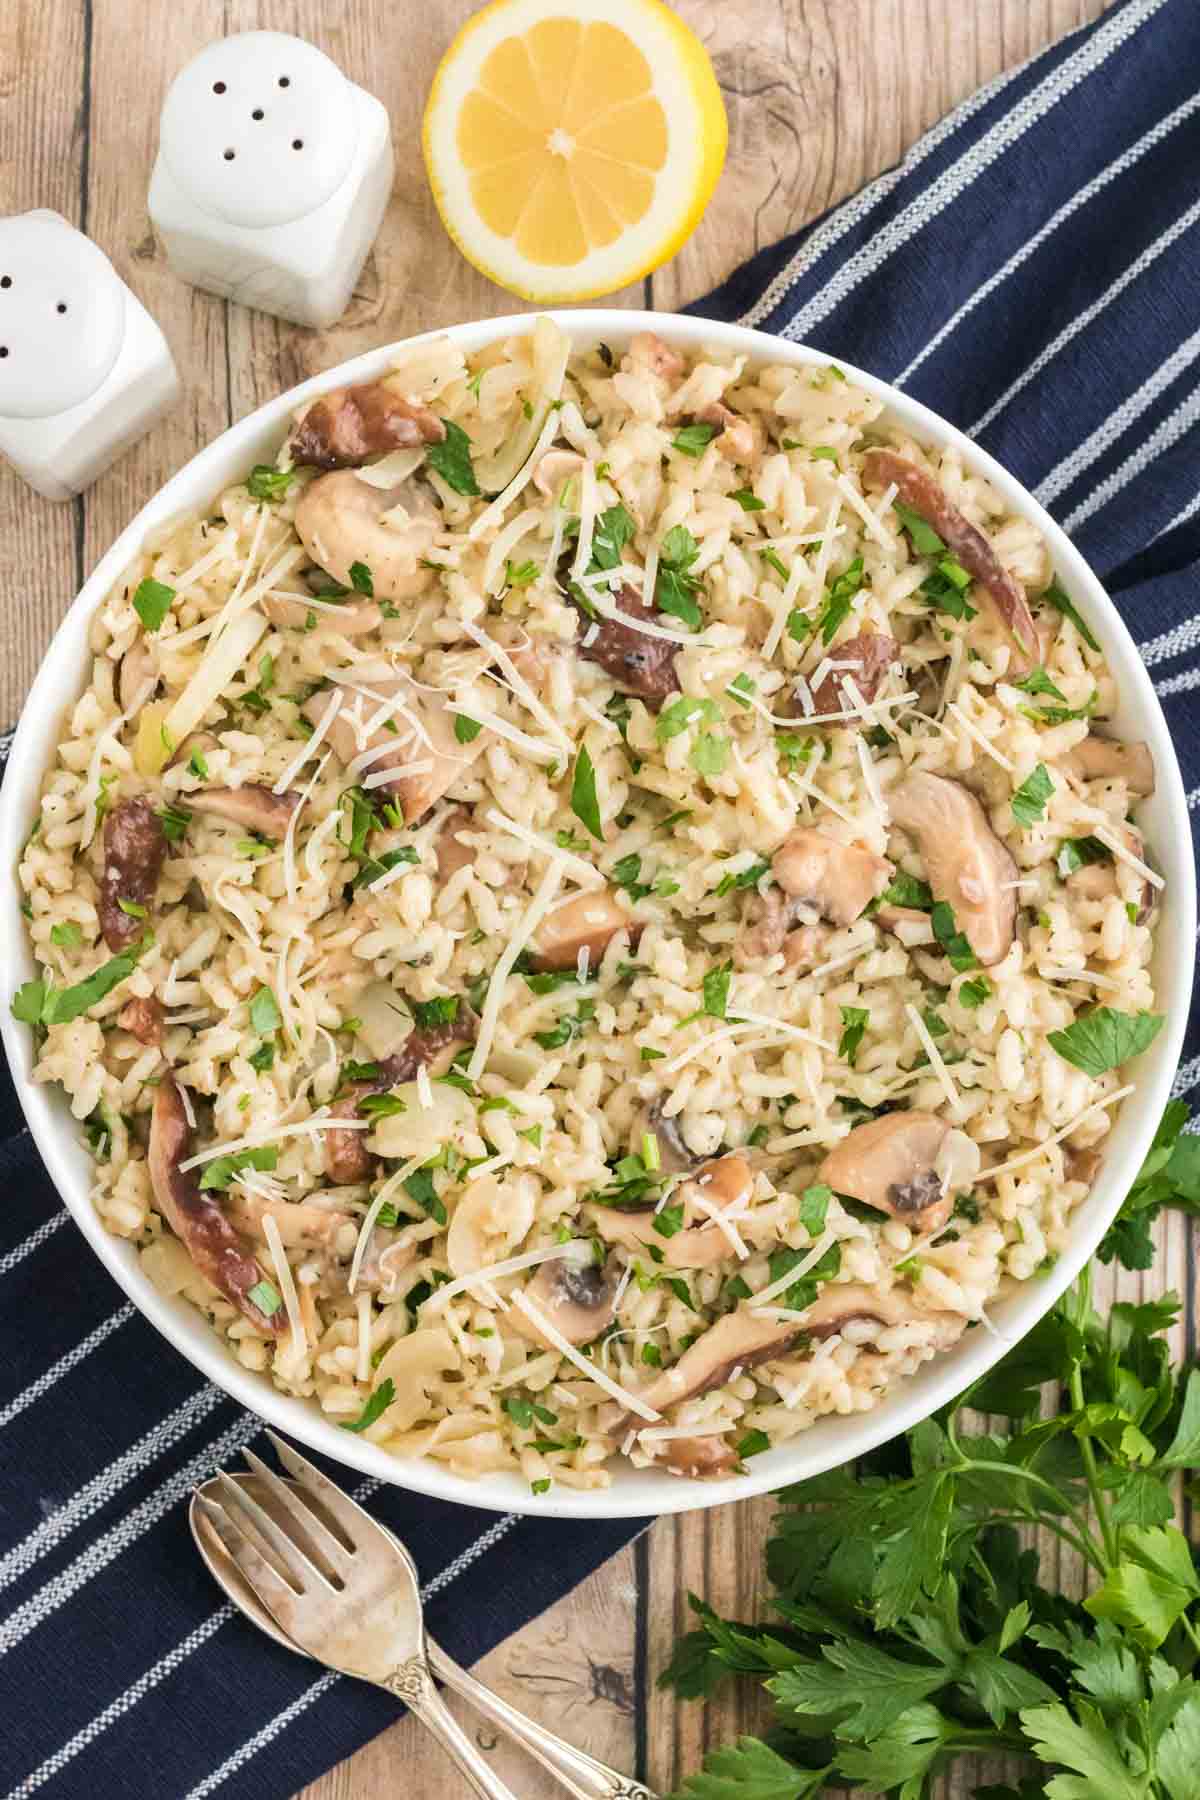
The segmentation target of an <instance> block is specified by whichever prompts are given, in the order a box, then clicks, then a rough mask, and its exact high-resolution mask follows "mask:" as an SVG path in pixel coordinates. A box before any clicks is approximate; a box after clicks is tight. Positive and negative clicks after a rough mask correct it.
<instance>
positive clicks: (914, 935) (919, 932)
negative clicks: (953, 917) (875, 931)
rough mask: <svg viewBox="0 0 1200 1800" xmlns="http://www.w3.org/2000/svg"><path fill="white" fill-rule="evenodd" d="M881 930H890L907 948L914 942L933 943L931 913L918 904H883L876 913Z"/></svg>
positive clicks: (876, 919) (910, 947)
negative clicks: (921, 908) (924, 910)
mask: <svg viewBox="0 0 1200 1800" xmlns="http://www.w3.org/2000/svg"><path fill="white" fill-rule="evenodd" d="M875 923H876V924H877V925H878V926H879V928H880V930H881V931H890V932H892V934H893V935H894V936H895V937H898V938H899V939H900V942H901V943H902V944H903V945H904V946H905V947H906V948H907V949H912V947H913V945H914V944H932V943H933V941H934V940H933V926H932V925H931V924H930V922H929V914H928V913H927V912H922V911H921V910H920V908H919V907H916V906H881V907H880V908H879V910H878V912H877V913H876V914H875Z"/></svg>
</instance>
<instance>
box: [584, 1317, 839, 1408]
mask: <svg viewBox="0 0 1200 1800" xmlns="http://www.w3.org/2000/svg"><path fill="white" fill-rule="evenodd" d="M804 1329H805V1328H804V1326H803V1325H800V1324H798V1323H797V1322H796V1321H795V1320H792V1319H776V1318H771V1317H769V1316H767V1315H766V1314H761V1313H755V1312H752V1311H751V1310H750V1308H749V1307H748V1306H746V1305H745V1304H743V1305H741V1306H739V1307H737V1308H736V1309H735V1310H734V1311H733V1312H731V1313H726V1314H725V1316H724V1318H722V1319H718V1320H717V1322H716V1324H715V1325H710V1326H709V1328H708V1330H707V1331H705V1332H703V1333H702V1334H701V1335H700V1336H699V1337H698V1338H697V1339H696V1341H695V1343H694V1344H690V1345H689V1346H688V1348H687V1349H686V1350H685V1351H684V1353H683V1355H682V1356H681V1357H680V1359H679V1361H678V1362H677V1363H675V1364H674V1365H673V1367H671V1368H669V1369H664V1370H663V1372H662V1374H661V1375H659V1376H657V1377H656V1379H655V1380H654V1381H652V1382H651V1383H650V1385H649V1387H646V1388H642V1389H641V1390H640V1392H639V1393H638V1396H637V1397H638V1399H639V1400H640V1401H642V1402H643V1404H644V1405H646V1406H648V1407H651V1408H653V1410H654V1411H655V1412H660V1413H661V1412H665V1411H666V1410H667V1408H668V1407H670V1406H677V1405H678V1404H679V1402H680V1401H681V1400H691V1399H694V1398H695V1396H696V1395H697V1394H707V1393H709V1392H710V1390H711V1389H713V1388H717V1387H723V1386H724V1384H725V1383H726V1382H727V1381H728V1380H729V1378H730V1376H731V1375H732V1374H733V1371H734V1370H735V1369H752V1368H754V1367H755V1366H756V1364H758V1363H763V1362H769V1361H770V1359H771V1358H772V1357H774V1356H782V1355H783V1353H784V1351H785V1350H786V1349H788V1347H789V1346H790V1345H792V1344H794V1343H795V1341H796V1339H797V1338H799V1337H802V1336H803V1335H804ZM632 1417H633V1415H632V1414H630V1413H625V1414H622V1416H621V1417H620V1418H619V1419H618V1420H617V1421H616V1423H615V1424H613V1425H611V1426H610V1427H609V1435H610V1436H611V1437H615V1438H617V1439H618V1440H620V1438H621V1437H622V1436H623V1435H624V1433H625V1432H626V1430H628V1428H629V1426H630V1424H631V1423H632Z"/></svg>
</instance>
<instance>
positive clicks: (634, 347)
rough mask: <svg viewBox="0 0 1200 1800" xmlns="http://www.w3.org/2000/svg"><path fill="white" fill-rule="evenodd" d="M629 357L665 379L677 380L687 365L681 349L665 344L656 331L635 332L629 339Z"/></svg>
mask: <svg viewBox="0 0 1200 1800" xmlns="http://www.w3.org/2000/svg"><path fill="white" fill-rule="evenodd" d="M629 357H630V360H631V362H633V363H635V364H640V365H641V367H642V368H644V369H649V371H650V373H651V374H652V375H661V376H662V378H663V380H664V381H677V380H678V379H679V377H680V376H681V375H682V374H683V371H684V369H685V368H686V366H687V364H686V362H685V360H684V358H683V357H682V356H681V355H680V353H679V351H678V350H672V349H671V346H670V345H669V344H664V343H663V341H662V339H661V338H660V337H659V335H658V333H657V332H656V331H637V332H635V333H634V335H633V336H632V337H631V338H630V340H629Z"/></svg>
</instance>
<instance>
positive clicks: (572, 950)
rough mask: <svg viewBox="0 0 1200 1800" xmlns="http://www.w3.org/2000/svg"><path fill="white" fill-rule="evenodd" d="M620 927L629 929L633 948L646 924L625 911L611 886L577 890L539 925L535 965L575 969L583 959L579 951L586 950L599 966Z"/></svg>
mask: <svg viewBox="0 0 1200 1800" xmlns="http://www.w3.org/2000/svg"><path fill="white" fill-rule="evenodd" d="M618 931H627V932H628V933H629V947H630V949H631V950H632V949H633V947H634V946H635V945H636V943H637V941H638V939H639V937H640V936H641V934H642V927H641V925H640V924H639V922H638V921H637V920H636V919H631V918H630V916H629V914H628V913H627V912H622V910H621V908H620V906H619V905H618V904H617V901H616V898H615V896H614V895H613V894H612V892H611V891H610V890H609V889H608V888H593V889H590V890H589V891H588V892H587V893H585V894H577V895H576V897H575V898H574V899H573V900H568V901H567V902H566V904H565V906H559V907H556V908H555V910H554V911H553V912H552V913H551V914H550V916H549V918H548V919H545V920H544V921H543V922H542V924H541V925H539V926H538V933H537V943H536V945H535V946H534V947H533V967H534V968H535V969H538V970H550V969H573V968H574V967H575V964H576V963H577V962H578V960H579V952H580V951H581V950H586V951H587V953H588V961H589V963H590V964H591V966H592V967H593V968H595V966H596V964H597V963H598V962H599V961H600V958H601V957H602V956H603V955H604V952H605V949H606V948H607V946H608V943H609V940H610V939H611V938H613V937H615V936H616V934H617V932H618Z"/></svg>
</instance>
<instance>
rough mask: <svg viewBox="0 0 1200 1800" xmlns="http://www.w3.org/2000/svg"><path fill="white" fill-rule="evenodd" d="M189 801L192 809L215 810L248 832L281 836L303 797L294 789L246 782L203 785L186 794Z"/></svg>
mask: <svg viewBox="0 0 1200 1800" xmlns="http://www.w3.org/2000/svg"><path fill="white" fill-rule="evenodd" d="M187 804H188V806H189V807H190V808H191V810H192V811H193V812H197V813H212V814H214V815H215V816H216V817H217V818H218V819H228V820H229V822H230V823H231V824H232V825H242V826H244V827H245V828H246V830H247V831H258V832H261V833H262V835H263V836H264V837H269V838H281V837H283V835H284V833H285V832H286V831H287V828H288V825H289V824H290V823H291V817H292V814H293V813H294V812H295V810H296V808H297V806H299V804H300V796H299V794H298V793H296V792H295V790H294V789H288V790H287V791H286V792H285V793H282V794H277V793H275V792H274V791H273V789H271V788H269V787H263V786H262V784H261V783H260V782H257V781H247V782H245V783H244V784H243V785H242V786H241V787H239V788H201V789H200V790H199V792H197V793H195V794H189V795H188V796H187Z"/></svg>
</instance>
